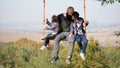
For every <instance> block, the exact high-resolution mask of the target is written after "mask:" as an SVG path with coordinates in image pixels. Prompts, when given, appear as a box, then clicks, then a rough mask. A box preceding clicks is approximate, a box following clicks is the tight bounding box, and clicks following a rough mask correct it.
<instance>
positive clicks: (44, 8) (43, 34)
mask: <svg viewBox="0 0 120 68" xmlns="http://www.w3.org/2000/svg"><path fill="white" fill-rule="evenodd" d="M45 16H46V0H43V26H44V25H45ZM84 23H85V27H84V30H85V35H86V36H87V32H86V26H87V25H88V24H89V22H88V21H87V20H86V0H84ZM43 28H44V27H43ZM45 35H46V33H45V29H43V31H42V36H41V40H45V37H46V36H45Z"/></svg>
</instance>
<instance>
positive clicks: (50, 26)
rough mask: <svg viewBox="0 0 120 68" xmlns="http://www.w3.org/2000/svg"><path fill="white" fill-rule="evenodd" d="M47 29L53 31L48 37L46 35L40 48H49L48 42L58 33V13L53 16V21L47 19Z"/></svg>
mask: <svg viewBox="0 0 120 68" xmlns="http://www.w3.org/2000/svg"><path fill="white" fill-rule="evenodd" d="M45 29H46V30H52V31H53V32H52V33H50V34H48V35H47V37H45V41H44V45H43V46H42V47H41V48H40V50H44V49H48V44H49V41H50V40H51V39H54V38H55V37H56V35H57V34H58V30H59V29H58V19H57V16H56V15H53V16H52V23H50V22H49V21H48V19H46V23H45Z"/></svg>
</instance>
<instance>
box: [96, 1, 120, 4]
mask: <svg viewBox="0 0 120 68" xmlns="http://www.w3.org/2000/svg"><path fill="white" fill-rule="evenodd" d="M97 1H101V2H102V5H104V4H113V3H114V2H119V3H120V0H97Z"/></svg>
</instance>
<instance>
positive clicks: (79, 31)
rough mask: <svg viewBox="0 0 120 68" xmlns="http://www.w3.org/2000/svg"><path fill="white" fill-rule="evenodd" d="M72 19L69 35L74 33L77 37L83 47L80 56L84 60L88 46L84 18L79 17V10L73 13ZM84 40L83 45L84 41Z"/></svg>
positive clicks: (79, 44) (80, 46)
mask: <svg viewBox="0 0 120 68" xmlns="http://www.w3.org/2000/svg"><path fill="white" fill-rule="evenodd" d="M72 19H73V22H72V23H71V27H70V28H71V31H70V35H69V37H71V36H72V35H73V34H74V35H75V39H76V41H77V43H78V46H79V48H80V49H81V53H80V56H81V58H82V59H83V60H85V55H86V47H87V43H88V40H87V39H86V36H85V31H84V26H85V25H84V20H83V18H80V17H79V13H78V12H74V13H73V14H72ZM81 42H83V45H82V43H81Z"/></svg>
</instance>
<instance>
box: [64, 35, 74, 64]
mask: <svg viewBox="0 0 120 68" xmlns="http://www.w3.org/2000/svg"><path fill="white" fill-rule="evenodd" d="M67 40H68V42H69V50H68V59H67V60H66V62H67V63H68V64H70V63H71V58H72V54H73V49H74V43H75V36H74V35H73V36H71V37H69V36H68V35H67Z"/></svg>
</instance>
